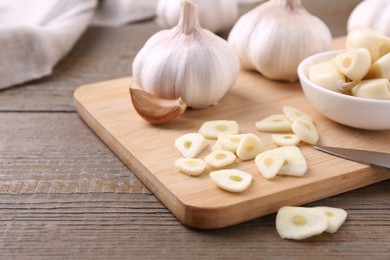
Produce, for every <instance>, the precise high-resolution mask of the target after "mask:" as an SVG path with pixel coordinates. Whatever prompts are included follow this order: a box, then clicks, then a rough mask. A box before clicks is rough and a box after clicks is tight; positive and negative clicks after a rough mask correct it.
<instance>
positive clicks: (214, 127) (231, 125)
mask: <svg viewBox="0 0 390 260" xmlns="http://www.w3.org/2000/svg"><path fill="white" fill-rule="evenodd" d="M239 131H240V129H239V126H238V123H237V122H236V121H234V120H230V121H229V120H214V121H206V122H204V123H203V125H202V126H201V127H200V129H199V133H200V134H202V135H203V136H204V137H206V138H210V139H217V138H218V135H220V134H238V133H239Z"/></svg>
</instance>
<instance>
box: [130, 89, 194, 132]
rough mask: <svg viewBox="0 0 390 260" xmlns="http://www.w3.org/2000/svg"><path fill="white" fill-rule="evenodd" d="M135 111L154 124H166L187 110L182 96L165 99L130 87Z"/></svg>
mask: <svg viewBox="0 0 390 260" xmlns="http://www.w3.org/2000/svg"><path fill="white" fill-rule="evenodd" d="M129 91H130V96H131V101H132V104H133V106H134V108H135V111H137V113H138V114H139V115H140V116H141V117H142V118H143V119H144V120H146V121H148V122H150V123H152V124H164V123H167V122H169V121H172V120H173V119H175V118H177V117H178V116H180V115H181V114H183V113H184V111H185V110H186V107H187V106H186V104H185V103H184V102H183V100H182V99H181V98H178V99H164V98H159V97H157V96H155V95H152V94H150V93H148V92H146V91H143V90H140V89H135V88H129Z"/></svg>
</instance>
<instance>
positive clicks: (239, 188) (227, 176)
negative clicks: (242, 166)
mask: <svg viewBox="0 0 390 260" xmlns="http://www.w3.org/2000/svg"><path fill="white" fill-rule="evenodd" d="M210 177H211V179H212V180H213V181H214V182H215V183H216V184H217V186H218V187H220V188H221V189H224V190H226V191H230V192H243V191H244V190H246V189H247V188H248V187H249V185H250V184H251V182H252V175H250V174H249V173H246V172H243V171H240V170H232V169H228V170H219V171H213V172H210Z"/></svg>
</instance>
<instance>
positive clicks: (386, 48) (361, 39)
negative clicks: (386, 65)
mask: <svg viewBox="0 0 390 260" xmlns="http://www.w3.org/2000/svg"><path fill="white" fill-rule="evenodd" d="M346 45H347V49H357V48H366V49H368V50H369V51H370V53H371V62H375V61H377V60H378V59H379V58H380V57H382V56H384V55H385V54H387V53H389V52H390V38H389V37H387V36H385V35H382V34H379V33H377V32H375V31H374V30H372V29H369V28H367V27H356V28H354V29H352V30H351V31H350V32H349V33H348V35H347V40H346Z"/></svg>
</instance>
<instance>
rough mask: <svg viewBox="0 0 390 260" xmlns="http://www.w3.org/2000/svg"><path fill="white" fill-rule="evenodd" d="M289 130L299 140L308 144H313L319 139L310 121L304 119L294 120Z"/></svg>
mask: <svg viewBox="0 0 390 260" xmlns="http://www.w3.org/2000/svg"><path fill="white" fill-rule="evenodd" d="M291 128H292V130H293V132H294V134H296V135H297V136H298V137H299V139H301V140H302V141H304V142H305V143H308V144H315V143H317V141H318V139H319V135H318V131H317V128H316V126H315V125H314V123H313V122H312V121H311V120H308V119H305V118H298V119H295V120H294V122H292V124H291Z"/></svg>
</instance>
